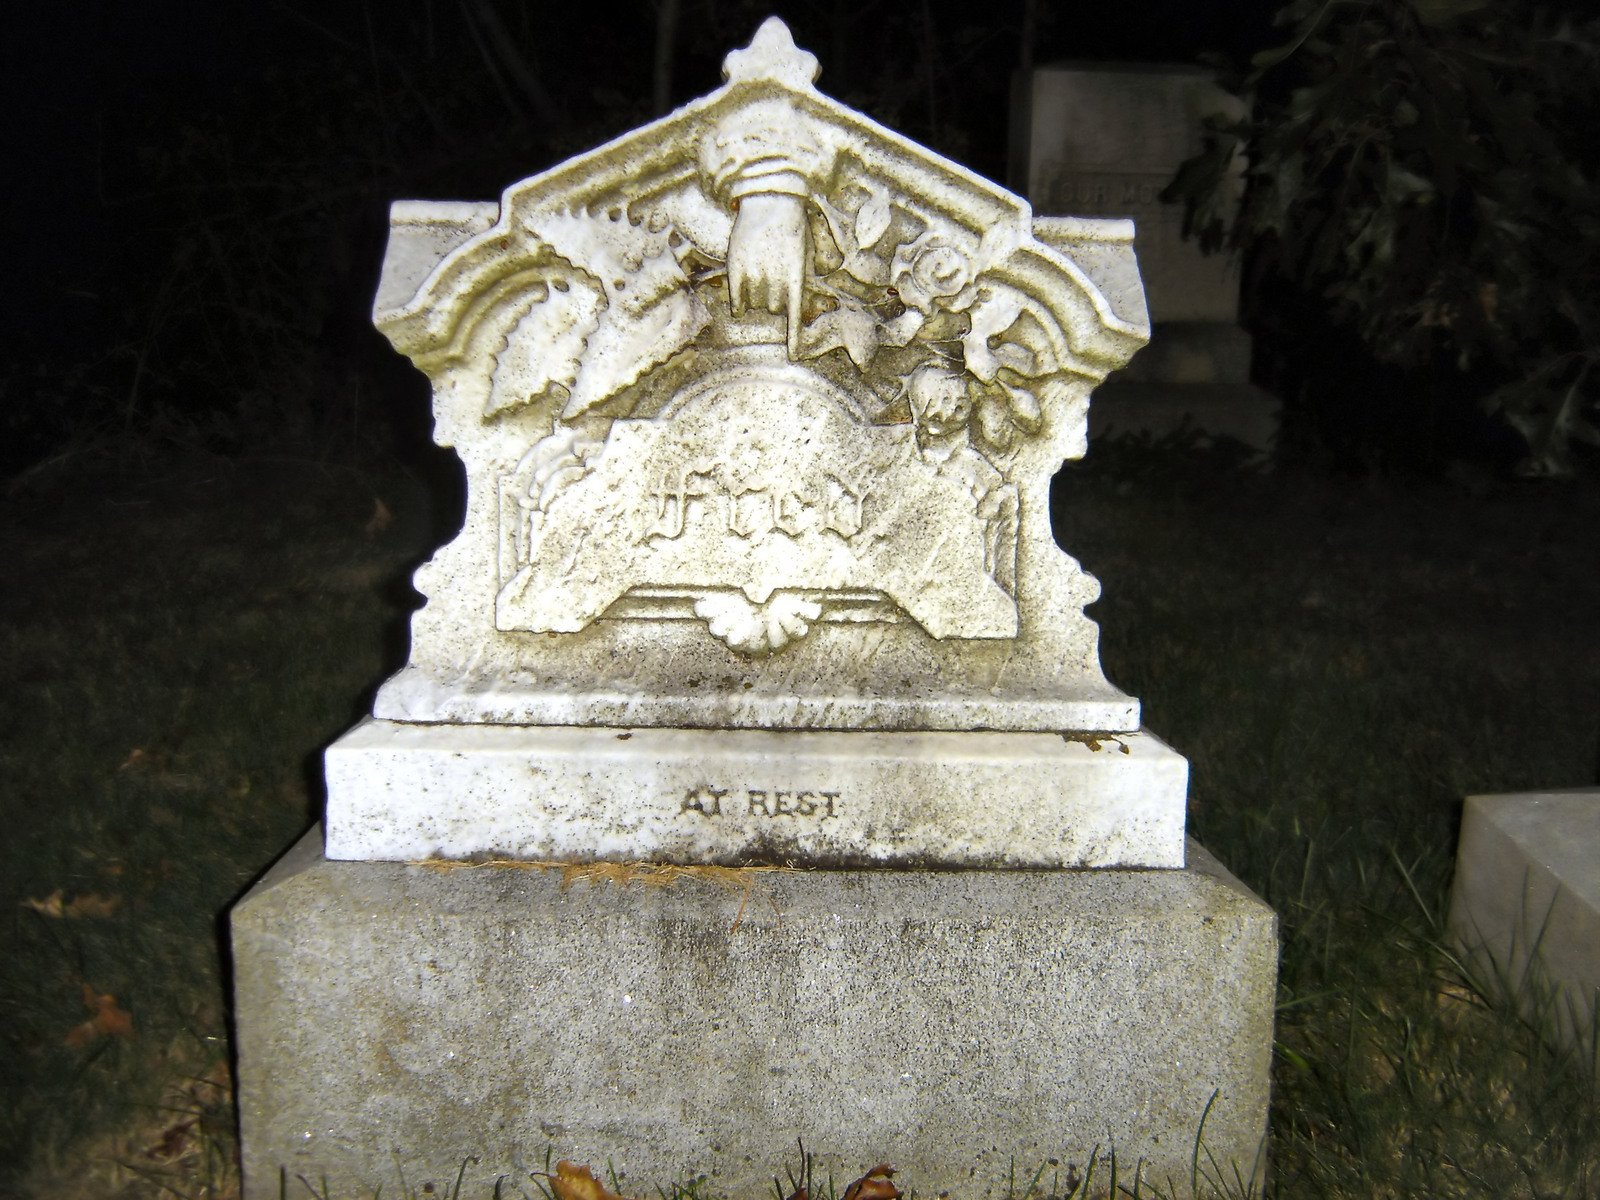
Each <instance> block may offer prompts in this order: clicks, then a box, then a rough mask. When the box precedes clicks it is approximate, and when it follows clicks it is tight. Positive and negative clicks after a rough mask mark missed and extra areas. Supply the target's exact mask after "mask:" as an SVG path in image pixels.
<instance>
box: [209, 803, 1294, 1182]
mask: <svg viewBox="0 0 1600 1200" xmlns="http://www.w3.org/2000/svg"><path fill="white" fill-rule="evenodd" d="M320 847H321V832H320V830H313V831H312V832H311V833H309V834H308V835H307V836H306V837H305V839H304V840H302V841H301V842H300V843H299V845H297V846H296V847H295V848H294V849H293V850H292V851H291V852H290V853H289V854H288V855H287V856H286V857H285V858H284V859H283V860H282V861H280V862H279V863H278V865H277V866H275V867H274V868H273V869H272V871H271V872H269V873H268V875H267V876H266V877H265V878H264V879H263V880H262V881H261V882H260V883H259V884H258V885H257V886H256V887H255V888H254V889H253V890H252V891H251V892H250V893H249V894H248V895H247V896H246V897H245V898H244V900H242V901H241V902H240V904H239V905H238V906H237V907H236V908H235V910H234V912H233V916H232V924H233V947H234V964H235V988H236V993H235V994H236V1020H237V1038H238V1061H239V1109H240V1120H241V1126H242V1141H243V1158H244V1171H245V1196H246V1197H247V1200H267V1198H268V1197H276V1196H277V1195H278V1194H279V1193H278V1189H279V1181H280V1178H287V1179H289V1180H290V1181H291V1182H292V1181H293V1180H294V1179H295V1177H296V1176H298V1175H304V1176H305V1177H306V1178H307V1179H311V1180H315V1181H317V1186H318V1187H321V1186H322V1183H321V1181H322V1180H324V1179H326V1180H327V1183H328V1186H329V1187H330V1188H332V1189H333V1191H334V1192H335V1193H336V1194H339V1195H366V1194H371V1191H372V1189H373V1188H375V1187H377V1186H378V1185H379V1184H384V1185H385V1187H386V1190H387V1189H389V1188H393V1187H395V1186H397V1180H398V1176H397V1171H398V1170H399V1169H402V1168H403V1169H404V1171H405V1176H406V1179H407V1180H408V1182H409V1186H411V1187H412V1188H413V1189H415V1188H420V1187H421V1186H422V1184H423V1183H424V1182H427V1181H433V1182H434V1183H435V1184H436V1187H437V1188H438V1190H439V1191H440V1192H441V1194H442V1192H443V1191H444V1190H445V1188H446V1185H447V1184H449V1183H450V1182H451V1181H453V1180H454V1178H455V1176H456V1172H457V1171H458V1170H460V1169H461V1168H462V1164H463V1162H465V1163H466V1168H465V1172H466V1184H465V1187H464V1190H463V1192H462V1194H463V1195H488V1194H490V1191H491V1190H492V1188H493V1185H494V1181H495V1180H496V1179H497V1178H500V1177H507V1178H512V1177H516V1178H517V1182H519V1183H520V1184H522V1185H524V1186H526V1187H529V1188H531V1187H532V1184H531V1182H530V1181H529V1180H528V1178H527V1175H528V1173H529V1172H533V1171H538V1170H542V1169H543V1164H544V1163H545V1161H546V1153H547V1152H551V1153H553V1154H554V1155H555V1156H557V1157H565V1158H570V1159H573V1160H575V1161H579V1162H586V1163H590V1164H593V1165H595V1166H596V1167H597V1168H603V1167H604V1166H605V1165H606V1164H607V1163H609V1164H611V1165H612V1166H613V1167H614V1169H615V1170H616V1172H617V1173H618V1175H619V1176H620V1178H621V1181H622V1184H623V1188H624V1190H625V1191H627V1192H629V1193H630V1194H649V1193H650V1190H651V1189H652V1188H653V1187H654V1186H655V1185H656V1184H658V1183H661V1184H665V1183H666V1182H669V1181H672V1180H675V1179H681V1178H683V1177H684V1176H685V1175H688V1174H695V1173H704V1174H706V1175H708V1176H709V1177H710V1188H711V1190H712V1191H714V1192H717V1193H720V1194H724V1195H729V1196H736V1197H751V1198H754V1197H758V1196H761V1195H765V1194H767V1193H769V1192H770V1186H771V1179H772V1177H773V1175H774V1174H775V1173H781V1170H782V1167H783V1165H784V1163H785V1161H786V1160H792V1159H793V1157H794V1146H795V1139H796V1138H797V1137H803V1138H804V1139H805V1143H806V1146H807V1147H808V1148H810V1149H811V1150H812V1151H813V1152H814V1153H815V1154H817V1155H818V1156H819V1165H820V1166H821V1167H822V1168H824V1169H831V1170H833V1171H834V1173H835V1176H836V1178H839V1179H841V1180H842V1179H845V1178H849V1177H851V1176H850V1175H849V1174H848V1172H859V1171H861V1170H864V1169H865V1168H867V1167H870V1166H871V1165H873V1164H874V1163H877V1162H880V1161H885V1160H887V1161H889V1162H892V1163H893V1164H895V1165H896V1166H897V1167H899V1168H900V1169H901V1171H902V1175H901V1176H900V1182H901V1183H902V1184H904V1185H906V1186H909V1187H913V1188H915V1189H916V1190H917V1191H918V1192H919V1193H921V1194H923V1195H937V1194H939V1193H940V1192H946V1191H947V1192H949V1193H951V1194H952V1195H958V1196H973V1197H981V1196H986V1195H996V1194H1000V1193H1002V1192H1003V1190H1004V1188H1005V1186H1006V1177H1007V1174H1008V1172H1009V1171H1010V1170H1011V1169H1012V1167H1013V1165H1015V1168H1016V1170H1017V1171H1018V1172H1023V1171H1029V1172H1031V1171H1032V1170H1033V1169H1034V1168H1035V1167H1036V1165H1037V1164H1039V1163H1040V1162H1043V1161H1044V1160H1045V1159H1046V1158H1047V1157H1054V1158H1056V1159H1058V1160H1059V1162H1060V1163H1062V1164H1063V1165H1065V1164H1068V1163H1076V1164H1078V1166H1079V1169H1080V1170H1081V1169H1082V1167H1083V1166H1084V1164H1086V1163H1087V1162H1088V1160H1089V1157H1090V1155H1091V1153H1092V1152H1094V1151H1095V1150H1096V1148H1098V1151H1099V1154H1100V1155H1101V1158H1102V1164H1103V1160H1104V1156H1105V1155H1106V1153H1107V1152H1108V1151H1109V1150H1111V1149H1112V1148H1113V1147H1114V1148H1115V1150H1116V1153H1117V1159H1118V1163H1119V1170H1120V1171H1122V1172H1124V1173H1125V1174H1124V1175H1123V1178H1125V1179H1130V1178H1131V1177H1132V1172H1133V1170H1134V1169H1135V1166H1136V1164H1142V1168H1141V1169H1142V1172H1143V1177H1144V1178H1145V1179H1146V1180H1156V1181H1161V1182H1163V1183H1165V1182H1166V1181H1171V1183H1172V1184H1173V1185H1174V1187H1175V1190H1176V1191H1180V1192H1182V1193H1183V1194H1187V1189H1188V1184H1189V1175H1190V1168H1191V1162H1192V1155H1193V1152H1194V1146H1195V1140H1196V1136H1197V1132H1198V1131H1199V1130H1200V1129H1201V1126H1202V1117H1204V1146H1205V1150H1206V1154H1204V1155H1202V1158H1201V1162H1202V1164H1209V1163H1211V1162H1212V1161H1215V1163H1217V1164H1218V1165H1219V1166H1220V1167H1222V1169H1224V1170H1227V1171H1229V1172H1231V1171H1232V1169H1233V1167H1234V1165H1235V1164H1236V1165H1237V1168H1238V1170H1239V1171H1240V1173H1241V1174H1242V1175H1243V1177H1245V1178H1246V1179H1248V1178H1251V1177H1252V1176H1256V1177H1259V1175H1260V1172H1261V1171H1262V1170H1263V1155H1262V1149H1263V1144H1264V1137H1265V1133H1266V1119H1267V1100H1268V1068H1269V1063H1270V1058H1271V1046H1272V1018H1273V993H1274V985H1275V978H1276V966H1277V937H1276V918H1275V917H1274V915H1273V913H1272V911H1271V910H1270V909H1268V908H1267V907H1266V906H1265V905H1263V904H1262V903H1261V901H1260V900H1258V899H1257V898H1256V897H1255V896H1253V895H1252V894H1251V893H1250V892H1249V891H1247V890H1246V889H1245V888H1244V887H1243V886H1242V885H1241V884H1239V883H1238V882H1237V881H1236V880H1234V879H1233V878H1232V877H1231V876H1229V875H1228V873H1227V872H1226V871H1225V870H1223V869H1222V868H1221V867H1220V866H1219V865H1218V864H1217V863H1216V862H1215V860H1213V859H1212V858H1211V857H1210V856H1209V855H1208V854H1206V852H1205V851H1204V850H1203V849H1201V848H1200V847H1199V846H1197V845H1195V844H1193V843H1191V844H1190V847H1189V862H1190V865H1189V866H1188V867H1187V868H1186V869H1183V870H1171V871H1083V872H1072V871H960V872H935V871H814V872H800V871H792V872H791V871H774V872H767V873H752V874H751V875H750V876H748V877H747V878H748V879H749V883H750V886H749V889H748V891H746V890H744V889H742V888H740V887H737V886H734V887H729V886H726V885H723V884H719V883H718V882H716V881H714V880H711V879H709V878H701V879H695V878H688V879H683V880H680V881H679V882H678V883H676V884H674V885H672V886H670V887H646V886H642V885H639V884H636V883H635V884H627V885H622V886H618V885H616V884H612V883H589V882H583V881H578V882H572V883H570V885H569V886H567V887H563V885H562V879H561V875H560V873H559V872H555V871H541V870H534V869H527V868H521V869H519V868H515V867H505V866H483V867H465V866H457V867H453V868H446V869H441V868H437V867H428V866H415V865H404V864H391V863H353V862H329V861H327V860H326V859H324V858H323V856H322V853H321V849H320ZM1208 1109H1209V1111H1208ZM1202 1190H1204V1189H1202ZM512 1194H515V1193H512Z"/></svg>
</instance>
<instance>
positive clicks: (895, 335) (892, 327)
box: [883, 308, 928, 346]
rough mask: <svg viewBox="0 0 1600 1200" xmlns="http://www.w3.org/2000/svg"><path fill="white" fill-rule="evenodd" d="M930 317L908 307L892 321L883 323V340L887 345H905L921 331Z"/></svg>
mask: <svg viewBox="0 0 1600 1200" xmlns="http://www.w3.org/2000/svg"><path fill="white" fill-rule="evenodd" d="M927 320H928V318H927V317H926V316H924V315H923V314H922V313H919V312H918V311H917V310H916V309H914V308H908V309H906V310H905V312H903V313H901V314H900V315H899V316H898V317H896V318H895V319H894V320H892V321H885V322H884V325H883V342H884V345H886V346H904V345H907V344H909V343H910V341H911V339H912V338H914V337H916V336H917V334H918V333H920V332H921V330H922V327H923V325H925V324H926V323H927Z"/></svg>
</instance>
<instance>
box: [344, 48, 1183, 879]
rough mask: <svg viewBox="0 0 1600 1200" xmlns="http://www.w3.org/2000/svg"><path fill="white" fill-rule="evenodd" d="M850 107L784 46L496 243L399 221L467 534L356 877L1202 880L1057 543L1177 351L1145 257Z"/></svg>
mask: <svg viewBox="0 0 1600 1200" xmlns="http://www.w3.org/2000/svg"><path fill="white" fill-rule="evenodd" d="M816 73H817V64H816V59H815V58H814V57H813V56H812V55H810V54H807V53H805V52H803V51H800V50H798V49H796V48H795V46H794V43H793V42H792V41H791V39H790V37H789V32H788V30H787V28H786V27H785V26H784V25H783V23H782V22H781V21H779V20H777V19H776V18H773V19H769V20H768V21H767V22H766V23H765V24H764V25H762V27H761V29H760V31H759V32H758V33H757V35H756V37H755V40H754V41H753V42H752V44H751V45H750V46H749V47H748V48H746V49H744V50H738V51H735V52H733V53H731V54H730V55H728V57H727V60H726V63H725V65H724V74H725V75H726V77H727V80H728V82H727V85H726V86H725V87H723V88H721V89H719V90H718V91H716V92H713V93H712V94H710V95H709V96H706V97H705V98H703V99H701V100H698V101H696V102H694V103H692V104H689V105H687V106H685V107H684V108H682V109H679V110H678V111H677V112H675V113H672V114H671V115H670V116H668V117H666V118H664V119H662V120H660V121H657V122H655V123H654V124H651V125H649V126H646V127H645V128H643V129H640V130H637V131H635V132H633V133H629V134H626V135H624V136H623V137H621V138H619V139H617V140H616V141H614V142H611V143H610V144H608V145H605V146H602V147H600V148H599V149H597V150H594V151H592V152H590V153H588V154H585V155H582V156H580V157H578V158H575V159H572V160H570V161H569V162H566V163H563V164H562V165H560V166H558V167H556V168H554V169H552V170H550V171H547V172H545V173H544V174H541V175H537V176H534V177H533V178H531V179H527V180H524V181H522V182H520V183H517V184H514V185H513V186H511V187H510V188H509V189H507V191H506V192H505V194H504V195H503V196H502V197H501V200H500V202H499V203H498V205H496V204H493V203H489V204H463V203H435V202H423V201H407V202H403V203H400V204H397V205H395V207H394V210H393V214H392V218H391V224H392V230H391V236H390V243H389V250H388V254H387V257H386V259H385V262H384V270H383V277H382V282H381V285H380V287H379V292H378V300H377V305H376V312H375V319H376V321H377V324H378V327H379V328H380V329H381V330H382V331H383V332H384V333H385V334H386V335H387V336H388V338H389V339H390V340H391V341H392V342H393V343H394V345H395V346H396V347H397V348H398V349H399V350H400V351H401V352H402V353H404V354H406V355H407V356H408V357H409V358H411V360H412V361H413V362H414V363H415V364H416V365H417V366H418V367H419V368H420V369H422V370H423V371H425V372H426V373H427V374H428V376H429V377H430V378H431V379H432V381H433V389H434V414H435V436H436V438H437V440H438V441H439V442H440V443H441V444H442V445H445V446H451V447H454V448H455V450H456V452H457V453H458V454H459V455H460V456H461V458H462V460H463V462H464V463H465V464H466V472H467V510H466V519H465V522H464V524H463V526H462V529H461V532H460V534H459V535H458V536H457V537H456V538H455V540H454V541H452V542H450V543H449V544H448V545H446V546H444V547H443V548H442V549H440V550H439V552H438V553H437V554H436V555H435V556H434V558H433V559H432V561H431V562H429V563H428V564H426V565H425V566H424V567H423V568H422V569H421V570H419V571H418V572H417V576H416V584H417V587H418V589H419V590H420V591H421V592H422V593H423V595H424V596H425V597H427V604H426V605H425V607H424V608H423V609H422V610H421V611H420V612H419V613H417V615H416V616H415V618H414V619H413V622H412V644H411V654H410V660H409V662H408V664H407V666H406V667H405V668H404V669H403V670H402V671H400V672H399V674H397V675H396V676H394V677H393V678H392V679H390V680H389V681H388V682H387V683H386V684H384V686H383V687H382V689H381V690H380V691H379V693H378V697H377V701H376V704H375V706H374V717H375V720H374V721H373V722H370V723H368V724H365V725H363V726H362V727H360V728H359V729H357V730H356V731H354V732H353V733H352V734H350V735H348V736H347V737H346V738H345V739H344V740H342V741H341V742H339V743H337V744H336V745H335V746H334V747H333V748H332V749H331V750H330V752H329V757H328V763H329V770H328V818H327V854H328V857H330V858H335V859H422V858H429V857H447V858H465V857H472V856H484V855H494V856H512V857H542V858H556V859H563V860H572V861H578V860H583V859H586V858H587V859H595V858H648V859H659V860H665V861H680V862H710V863H741V862H755V861H771V860H773V859H774V858H778V859H793V860H798V861H810V862H818V863H820V862H828V863H856V864H863V863H872V864H879V863H881V864H892V863H914V864H918V865H968V866H975V865H988V866H997V865H998V866H1161V867H1178V866H1181V865H1182V864H1183V845H1184V843H1183V830H1184V796H1185V792H1186V783H1187V773H1186V764H1184V762H1183V760H1182V759H1181V758H1180V757H1179V756H1178V755H1176V754H1174V753H1173V752H1172V751H1171V750H1169V749H1168V748H1166V747H1165V746H1164V745H1162V744H1161V743H1160V742H1158V741H1156V740H1155V739H1153V738H1152V737H1150V735H1148V734H1146V733H1143V732H1141V731H1140V728H1139V705H1138V702H1137V701H1136V700H1134V699H1133V698H1132V697H1130V696H1127V695H1125V694H1123V693H1122V692H1120V691H1118V690H1117V689H1116V688H1115V687H1113V686H1111V685H1110V684H1109V683H1108V682H1107V681H1106V679H1105V677H1104V675H1103V674H1102V673H1101V670H1100V665H1099V651H1098V644H1097V629H1096V627H1095V625H1094V623H1093V622H1092V621H1090V620H1089V619H1088V618H1087V617H1086V616H1085V615H1084V612H1083V609H1084V606H1085V605H1086V604H1088V603H1090V602H1091V601H1093V600H1094V599H1095V598H1096V597H1097V596H1098V595H1099V590H1100V589H1099V584H1098V583H1097V582H1096V581H1095V580H1094V579H1093V578H1092V577H1091V576H1089V575H1088V574H1087V573H1085V572H1084V571H1083V570H1082V569H1081V568H1080V567H1079V566H1078V564H1077V563H1076V562H1075V561H1073V560H1072V559H1071V558H1069V557H1068V556H1067V555H1066V554H1064V553H1063V552H1062V551H1061V550H1060V549H1058V548H1057V546H1056V545H1055V542H1054V540H1053V538H1052V536H1051V529H1050V512H1049V488H1050V478H1051V475H1052V474H1053V473H1054V472H1055V470H1056V469H1057V468H1058V467H1059V466H1060V465H1061V463H1062V461H1063V460H1065V459H1067V458H1073V457H1078V456H1081V455H1082V454H1083V452H1084V448H1085V426H1086V414H1087V410H1088V402H1089V393H1090V390H1091V389H1092V388H1093V387H1094V385H1095V384H1096V383H1097V382H1098V381H1099V380H1101V379H1102V378H1104V377H1105V375H1106V374H1107V373H1108V372H1109V371H1111V370H1113V369H1115V368H1116V367H1118V366H1120V365H1121V364H1122V363H1124V362H1126V361H1127V359H1128V358H1129V357H1130V356H1131V355H1132V354H1133V352H1134V351H1135V350H1137V349H1138V348H1139V347H1140V346H1141V345H1142V344H1143V343H1144V341H1145V340H1146V338H1147V336H1148V321H1147V319H1146V313H1145V305H1144V297H1143V291H1142V289H1141V287H1140V283H1139V277H1138V271H1137V268H1136V265H1135V263H1134V257H1133V250H1132V225H1131V223H1130V222H1127V221H1094V220H1073V219H1052V220H1048V221H1035V220H1034V218H1033V216H1032V213H1031V211H1030V209H1029V207H1028V205H1027V204H1026V202H1024V201H1022V200H1021V199H1019V198H1018V197H1016V196H1013V195H1011V194H1010V193H1008V192H1006V191H1004V190H1003V189H1001V188H999V187H997V186H995V185H994V184H991V183H989V182H987V181H985V180H983V179H980V178H979V177H977V176H975V175H973V174H972V173H971V172H969V171H967V170H965V169H964V168H962V167H960V166H957V165H956V164H954V163H951V162H949V161H947V160H945V159H942V158H940V157H938V156H937V155H934V154H932V153H930V152H928V151H926V150H924V149H922V148H920V147H918V146H916V145H914V144H912V143H910V142H908V141H906V140H905V139H904V138H902V137H900V136H898V135H897V134H894V133H892V132H890V131H889V130H887V129H884V128H882V127H881V126H879V125H876V124H875V123H873V122H872V121H870V120H868V119H867V118H865V117H863V116H862V115H861V114H859V113H856V112H853V111H851V110H850V109H848V108H845V107H843V106H842V105H840V104H838V103H836V102H834V101H832V100H830V99H829V98H827V97H826V96H824V95H822V94H821V93H820V92H818V91H817V90H816V89H815V87H814V86H813V80H814V79H815V78H816ZM647 733H649V734H650V736H646V734H647ZM1001 734H1005V735H1007V736H1008V738H1009V740H1005V739H1001V740H996V739H997V738H998V737H999V736H1000V735H1001ZM1064 734H1065V735H1068V736H1067V737H1066V738H1065V739H1064V738H1063V736H1062V735H1064ZM634 735H637V736H634ZM918 735H920V738H919V736H918ZM1079 735H1083V736H1079ZM630 738H631V739H632V740H630ZM758 794H759V795H761V796H765V797H768V798H769V803H766V804H760V803H757V802H756V801H755V800H753V799H751V797H754V796H756V795H758ZM697 796H698V797H702V800H701V805H700V807H699V808H696V807H695V798H696V797H697ZM708 796H710V797H716V803H717V805H718V806H719V807H718V809H717V811H716V812H711V811H709V810H708V809H707V807H706V806H707V805H708V804H709V803H710V801H707V800H705V799H704V797H708ZM775 796H790V797H798V798H797V799H794V800H792V802H788V803H787V806H786V807H779V806H778V804H777V803H776V802H771V798H772V797H775ZM818 796H823V797H827V799H826V800H825V801H819V800H817V799H816V797H818ZM735 797H737V798H739V799H738V800H737V801H735V799H734V798H735ZM808 797H809V799H807V798H808Z"/></svg>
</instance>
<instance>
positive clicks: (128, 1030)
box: [65, 983, 133, 1047]
mask: <svg viewBox="0 0 1600 1200" xmlns="http://www.w3.org/2000/svg"><path fill="white" fill-rule="evenodd" d="M83 1006H84V1007H85V1008H87V1009H88V1010H89V1012H90V1013H91V1014H92V1015H91V1016H90V1017H89V1019H88V1020H87V1021H85V1022H83V1024H81V1025H74V1026H73V1027H72V1028H71V1029H70V1030H68V1031H67V1036H66V1039H65V1041H66V1043H67V1045H69V1046H74V1047H82V1046H87V1045H89V1043H91V1042H94V1041H97V1040H98V1039H100V1038H102V1037H120V1038H132V1037H133V1017H132V1016H130V1015H129V1013H128V1012H127V1010H126V1009H123V1008H120V1007H119V1006H118V1005H117V998H116V997H115V996H113V995H111V994H110V993H106V994H104V995H102V994H100V993H97V992H96V991H95V990H94V988H92V987H90V986H89V985H88V984H87V983H86V984H84V985H83Z"/></svg>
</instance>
